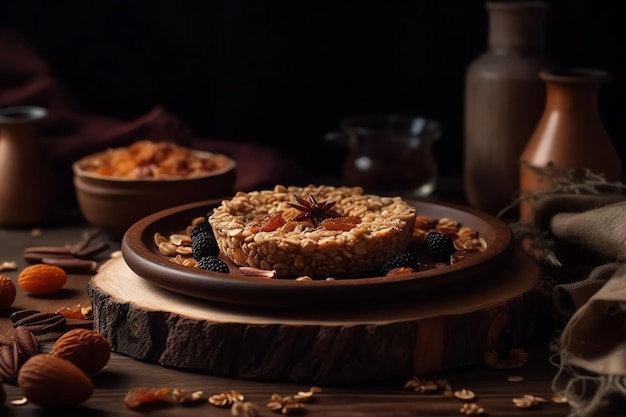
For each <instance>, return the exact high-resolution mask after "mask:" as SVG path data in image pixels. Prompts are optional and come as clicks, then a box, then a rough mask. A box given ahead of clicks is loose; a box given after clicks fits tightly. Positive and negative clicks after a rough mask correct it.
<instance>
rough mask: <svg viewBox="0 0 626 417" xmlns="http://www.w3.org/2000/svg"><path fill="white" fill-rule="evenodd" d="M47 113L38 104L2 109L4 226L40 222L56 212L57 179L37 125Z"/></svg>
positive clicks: (0, 204)
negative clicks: (44, 151)
mask: <svg viewBox="0 0 626 417" xmlns="http://www.w3.org/2000/svg"><path fill="white" fill-rule="evenodd" d="M46 116H47V111H46V109H44V108H41V107H35V106H16V107H7V108H3V109H0V226H4V227H26V226H37V225H40V224H42V223H43V222H45V221H46V220H47V219H48V218H49V216H50V215H51V214H52V213H51V212H52V210H53V207H54V204H55V198H56V183H55V180H54V178H53V175H52V170H51V168H50V166H49V163H48V160H47V158H46V157H45V155H44V153H43V150H42V149H41V147H40V144H39V135H38V126H37V124H38V122H39V121H40V120H41V119H43V118H44V117H46Z"/></svg>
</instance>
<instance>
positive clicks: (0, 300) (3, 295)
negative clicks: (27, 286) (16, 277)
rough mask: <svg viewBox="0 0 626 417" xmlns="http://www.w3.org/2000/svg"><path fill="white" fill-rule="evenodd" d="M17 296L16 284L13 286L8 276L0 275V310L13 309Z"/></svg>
mask: <svg viewBox="0 0 626 417" xmlns="http://www.w3.org/2000/svg"><path fill="white" fill-rule="evenodd" d="M16 295H17V291H16V289H15V284H13V281H11V278H9V277H7V276H6V275H0V310H4V309H6V308H9V307H11V305H12V304H13V301H15V297H16Z"/></svg>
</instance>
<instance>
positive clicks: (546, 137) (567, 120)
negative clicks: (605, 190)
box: [520, 68, 622, 220]
mask: <svg viewBox="0 0 626 417" xmlns="http://www.w3.org/2000/svg"><path fill="white" fill-rule="evenodd" d="M540 77H541V79H542V80H543V81H544V82H545V84H546V89H547V90H546V91H547V97H546V104H545V109H544V111H543V115H542V116H541V119H540V120H539V122H538V124H537V126H536V128H535V130H534V133H533V134H532V136H531V137H530V139H529V141H528V144H527V145H526V147H525V149H524V151H523V153H522V154H521V157H520V190H521V193H522V195H524V194H528V193H533V192H537V191H542V190H549V189H550V188H551V187H552V186H553V185H554V183H553V181H552V178H554V177H555V176H558V175H562V174H563V173H564V172H567V171H570V172H573V174H574V177H576V176H577V175H578V174H580V175H582V174H583V173H584V172H585V170H590V171H591V172H593V173H595V174H602V175H604V178H605V179H606V180H607V181H620V180H621V178H622V163H621V160H620V157H619V154H618V152H617V150H616V149H615V146H614V145H613V142H612V140H611V138H610V137H609V135H608V133H607V131H606V129H605V127H604V123H603V122H602V119H601V117H600V113H599V111H598V94H599V90H600V88H601V86H602V85H603V84H605V83H606V82H607V81H608V80H609V79H610V75H609V74H608V73H607V72H605V71H603V70H598V69H587V68H554V69H547V70H544V71H542V72H541V73H540ZM539 172H541V173H542V175H539ZM546 174H547V175H546ZM531 211H532V204H531V200H528V199H526V200H524V201H523V202H522V203H521V205H520V219H521V220H524V219H527V218H528V216H529V215H530V214H531Z"/></svg>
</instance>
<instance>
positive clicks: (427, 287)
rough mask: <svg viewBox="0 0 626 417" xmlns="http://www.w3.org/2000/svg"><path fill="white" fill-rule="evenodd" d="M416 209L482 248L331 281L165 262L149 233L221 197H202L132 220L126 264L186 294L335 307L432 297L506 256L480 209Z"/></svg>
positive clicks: (168, 228)
mask: <svg viewBox="0 0 626 417" xmlns="http://www.w3.org/2000/svg"><path fill="white" fill-rule="evenodd" d="M408 202H409V203H410V204H412V205H413V206H415V208H416V210H417V213H418V215H425V216H431V217H433V218H443V217H449V218H452V219H455V220H456V221H458V222H459V223H461V224H462V225H466V226H469V227H471V228H472V229H474V230H477V231H478V232H479V233H480V236H481V237H482V238H483V239H485V241H486V242H487V245H488V247H487V250H486V251H484V252H476V253H472V254H471V255H470V256H468V257H467V259H464V260H463V261H461V262H459V263H456V264H453V265H447V266H443V267H440V268H434V269H428V270H423V271H420V272H416V273H413V274H409V275H400V276H390V277H382V276H380V277H370V278H346V279H336V280H334V281H326V280H313V281H295V280H293V279H268V278H256V277H246V276H244V275H242V274H241V273H240V272H239V270H238V269H237V267H236V266H235V265H234V264H232V263H229V267H230V270H231V272H230V273H229V274H222V273H216V272H209V271H203V270H200V269H196V268H190V267H185V266H182V265H177V264H175V263H173V262H171V261H170V260H169V259H168V257H167V256H164V255H162V254H161V253H160V252H159V250H158V248H157V246H156V244H155V243H154V234H155V233H157V232H158V233H161V234H162V235H165V236H167V235H169V234H171V233H180V232H184V230H185V228H186V227H187V226H188V225H189V224H190V222H191V220H192V219H193V218H195V217H198V216H203V215H205V214H206V213H207V212H209V211H210V210H211V208H213V207H215V206H217V205H219V204H220V203H221V200H210V201H202V202H198V203H193V204H187V205H183V206H178V207H174V208H171V209H168V210H163V211H160V212H157V213H154V214H152V215H150V216H148V217H145V218H144V219H142V220H140V221H138V222H137V223H135V224H134V225H133V226H131V227H130V228H129V229H128V231H127V232H126V234H125V235H124V238H123V240H122V253H123V255H124V260H125V261H126V263H127V264H128V266H129V267H130V268H131V269H132V270H133V271H134V272H135V273H136V274H137V275H139V276H140V277H142V278H143V279H145V280H147V281H149V282H151V283H153V284H155V285H157V286H159V287H162V288H165V289H167V290H171V291H174V292H176V293H180V294H185V295H190V296H193V297H197V298H201V299H205V300H210V301H216V302H223V303H230V304H238V305H245V306H256V307H273V308H277V307H279V308H281V307H285V308H291V307H311V308H313V307H327V308H329V307H342V306H346V305H348V306H349V305H356V304H360V305H363V304H381V303H390V302H392V303H393V302H398V301H400V300H405V299H407V298H421V297H423V296H432V295H433V294H435V293H437V292H438V291H458V290H462V288H463V287H467V286H468V285H479V284H480V282H481V281H482V278H484V276H485V275H488V274H486V272H488V271H489V270H491V269H492V268H494V267H495V266H497V265H500V264H501V263H503V262H505V261H507V260H508V259H509V258H510V256H511V255H512V253H513V249H514V246H515V245H514V239H513V237H512V234H511V231H510V229H509V228H508V226H507V225H506V224H504V223H503V222H501V221H500V220H498V219H495V218H494V217H492V216H489V215H487V214H484V213H482V212H479V211H476V210H473V209H470V208H466V207H462V206H455V205H448V204H434V203H431V202H425V201H415V200H409V201H408Z"/></svg>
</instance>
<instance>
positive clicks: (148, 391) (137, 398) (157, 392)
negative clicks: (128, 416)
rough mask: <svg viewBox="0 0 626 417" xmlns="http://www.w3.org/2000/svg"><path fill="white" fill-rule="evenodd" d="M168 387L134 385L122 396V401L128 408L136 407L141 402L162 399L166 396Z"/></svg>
mask: <svg viewBox="0 0 626 417" xmlns="http://www.w3.org/2000/svg"><path fill="white" fill-rule="evenodd" d="M169 392H170V390H169V388H165V387H160V388H155V387H136V388H131V389H130V390H128V392H127V393H126V397H124V402H125V403H126V406H127V407H128V408H137V407H139V406H140V405H141V404H144V403H151V402H156V401H162V400H164V399H165V397H167V395H168V394H169Z"/></svg>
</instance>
